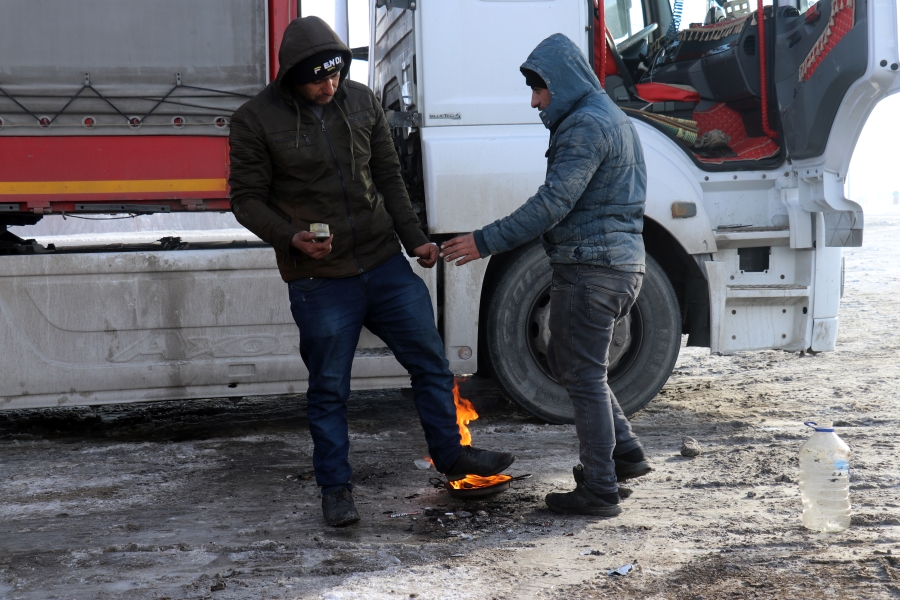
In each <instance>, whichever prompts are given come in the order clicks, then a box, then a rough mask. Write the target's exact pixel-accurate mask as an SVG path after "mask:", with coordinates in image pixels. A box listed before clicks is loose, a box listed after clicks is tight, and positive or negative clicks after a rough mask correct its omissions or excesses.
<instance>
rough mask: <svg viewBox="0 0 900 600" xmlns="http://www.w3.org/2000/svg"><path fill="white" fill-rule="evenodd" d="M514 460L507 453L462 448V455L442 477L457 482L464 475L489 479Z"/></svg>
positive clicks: (513, 457)
mask: <svg viewBox="0 0 900 600" xmlns="http://www.w3.org/2000/svg"><path fill="white" fill-rule="evenodd" d="M515 460H516V457H515V456H514V455H513V454H510V453H509V452H493V451H491V450H479V449H478V448H473V447H472V446H463V447H462V454H460V455H459V458H457V459H456V462H455V463H453V466H452V467H450V470H449V471H447V472H446V473H444V477H446V478H447V481H458V480H460V479H463V478H465V476H466V475H480V476H482V477H490V476H491V475H496V474H497V473H502V472H503V471H505V470H506V469H508V468H509V465H511V464H513V461H515Z"/></svg>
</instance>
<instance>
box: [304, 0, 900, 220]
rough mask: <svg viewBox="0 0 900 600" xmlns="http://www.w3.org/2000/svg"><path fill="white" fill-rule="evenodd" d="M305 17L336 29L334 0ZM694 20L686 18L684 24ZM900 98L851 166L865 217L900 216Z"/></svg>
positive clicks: (854, 195) (874, 125)
mask: <svg viewBox="0 0 900 600" xmlns="http://www.w3.org/2000/svg"><path fill="white" fill-rule="evenodd" d="M302 10H303V16H304V17H306V16H310V15H316V16H318V17H321V18H322V19H324V20H325V21H326V22H328V23H329V24H330V25H332V26H333V25H334V0H302ZM349 13H350V46H351V47H357V46H366V45H368V43H369V2H368V0H349ZM692 18H693V16H689V15H687V14H685V15H684V19H683V20H685V21H689V20H691V19H692ZM350 77H351V78H352V79H355V80H356V81H361V82H363V83H366V81H367V80H368V64H367V63H364V62H361V61H353V65H352V66H351V69H350ZM898 161H900V94H897V95H895V96H892V97H890V98H887V99H885V100H882V102H881V103H880V104H879V105H878V106H877V107H875V110H874V112H873V113H872V115H871V116H870V117H869V120H868V121H867V122H866V126H865V129H863V132H862V135H861V136H860V138H859V142H858V143H857V145H856V150H855V151H854V154H853V160H852V162H851V163H850V175H849V182H850V184H849V197H850V198H851V199H853V200H856V201H857V202H859V203H860V204H862V205H863V208H864V209H865V211H866V213H870V214H878V213H883V212H900V206H894V205H893V204H892V202H893V196H892V194H893V192H894V191H895V190H897V191H900V164H898Z"/></svg>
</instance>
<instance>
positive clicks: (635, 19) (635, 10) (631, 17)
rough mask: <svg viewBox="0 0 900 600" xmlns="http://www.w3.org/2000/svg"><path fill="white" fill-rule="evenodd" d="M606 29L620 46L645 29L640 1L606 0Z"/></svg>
mask: <svg viewBox="0 0 900 600" xmlns="http://www.w3.org/2000/svg"><path fill="white" fill-rule="evenodd" d="M603 6H604V9H605V12H606V27H607V29H609V32H610V34H612V36H613V40H615V42H616V43H617V44H618V43H619V42H621V41H622V40H625V39H628V38H629V37H631V36H632V35H633V34H635V33H637V32H638V31H640V30H641V29H643V28H644V11H643V9H642V8H641V3H640V0H605V1H604V4H603Z"/></svg>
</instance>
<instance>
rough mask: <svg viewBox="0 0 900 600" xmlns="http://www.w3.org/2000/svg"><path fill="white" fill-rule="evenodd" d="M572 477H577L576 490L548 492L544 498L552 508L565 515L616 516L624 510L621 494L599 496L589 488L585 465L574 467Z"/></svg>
mask: <svg viewBox="0 0 900 600" xmlns="http://www.w3.org/2000/svg"><path fill="white" fill-rule="evenodd" d="M572 477H574V478H575V491H573V492H567V493H564V494H547V496H546V498H545V499H544V500H545V501H546V502H547V506H548V507H549V508H550V510H552V511H553V512H558V513H562V514H564V515H590V516H594V517H614V516H616V515H618V514H620V513H621V512H622V507H621V506H619V504H618V502H619V500H620V499H621V498H622V495H621V494H613V493H610V494H606V495H604V496H599V495H597V494H595V493H593V492H592V491H590V490H589V489H587V487H586V486H585V485H584V467H583V466H582V465H575V466H574V467H572ZM628 495H629V496H630V495H631V494H628Z"/></svg>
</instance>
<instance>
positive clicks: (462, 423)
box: [449, 379, 512, 490]
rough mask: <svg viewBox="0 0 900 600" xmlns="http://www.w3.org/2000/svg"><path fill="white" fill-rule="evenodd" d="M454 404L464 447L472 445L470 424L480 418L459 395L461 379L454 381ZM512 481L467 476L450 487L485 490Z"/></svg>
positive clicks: (508, 477) (492, 477)
mask: <svg viewBox="0 0 900 600" xmlns="http://www.w3.org/2000/svg"><path fill="white" fill-rule="evenodd" d="M453 403H454V404H455V405H456V424H457V425H458V426H459V436H460V437H461V438H462V445H463V446H471V445H472V434H471V433H470V432H469V427H468V425H469V423H471V422H472V421H474V420H475V419H477V418H478V412H477V411H476V410H475V407H474V406H472V403H471V402H469V401H468V400H466V399H465V398H463V397H462V396H460V395H459V379H456V380H454V381H453ZM510 479H512V477H511V476H509V475H491V476H490V477H481V476H479V475H466V476H465V478H463V479H459V480H457V481H451V482H450V483H449V485H450V487H452V488H453V489H455V490H471V489H476V488H484V487H488V486H492V485H496V484H498V483H503V482H505V481H509V480H510Z"/></svg>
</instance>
